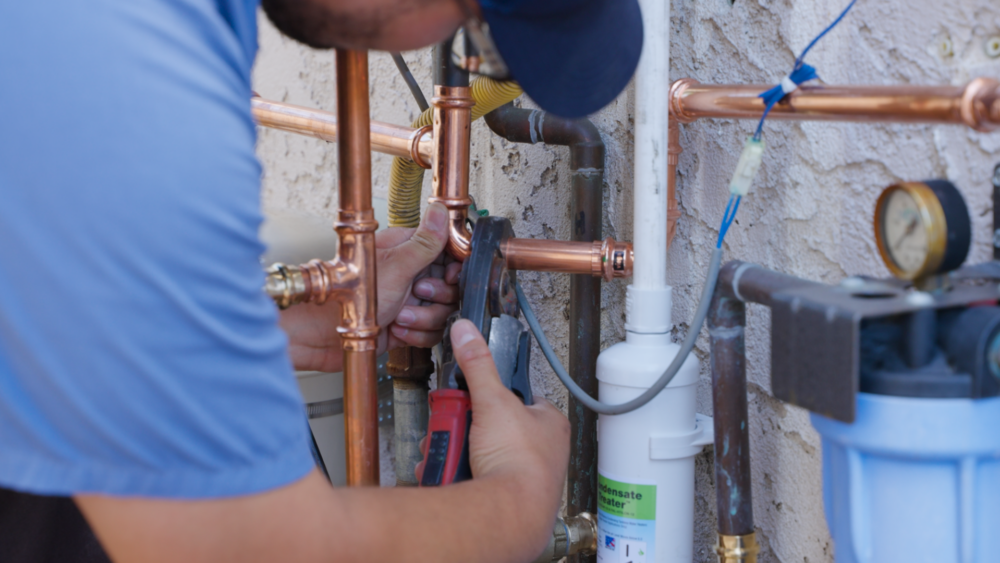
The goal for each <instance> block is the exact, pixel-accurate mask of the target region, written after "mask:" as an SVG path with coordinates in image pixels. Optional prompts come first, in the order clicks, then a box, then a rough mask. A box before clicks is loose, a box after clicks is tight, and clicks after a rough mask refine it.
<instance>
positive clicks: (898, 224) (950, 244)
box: [875, 180, 972, 281]
mask: <svg viewBox="0 0 1000 563" xmlns="http://www.w3.org/2000/svg"><path fill="white" fill-rule="evenodd" d="M971 232H972V230H971V225H970V221H969V211H968V208H967V207H966V206H965V200H964V199H962V194H960V193H959V191H958V189H957V188H955V186H954V185H953V184H952V183H951V182H948V181H946V180H925V181H923V182H904V183H902V184H896V185H895V186H890V187H888V188H886V189H885V191H883V192H882V195H881V196H880V197H879V198H878V203H877V204H875V242H876V243H877V244H878V250H879V253H880V254H881V255H882V260H884V261H885V265H886V267H888V268H889V270H890V271H891V272H892V273H893V275H895V276H896V277H899V278H902V279H904V280H917V281H919V280H922V279H924V278H926V277H928V276H932V275H935V274H941V273H944V272H949V271H951V270H954V269H956V268H958V267H960V266H961V265H962V262H964V261H965V257H966V255H967V254H968V252H969V243H970V241H971V239H972V237H971Z"/></svg>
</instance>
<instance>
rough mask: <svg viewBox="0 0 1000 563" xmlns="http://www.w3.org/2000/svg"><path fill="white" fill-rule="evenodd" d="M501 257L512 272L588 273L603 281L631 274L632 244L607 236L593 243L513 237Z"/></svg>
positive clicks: (505, 246)
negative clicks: (601, 278) (616, 240)
mask: <svg viewBox="0 0 1000 563" xmlns="http://www.w3.org/2000/svg"><path fill="white" fill-rule="evenodd" d="M503 256H504V258H505V259H506V260H507V267H508V268H511V269H513V270H533V271H536V272H563V273H567V274H590V275H592V276H595V277H603V278H604V279H605V280H606V281H611V280H612V279H614V278H625V277H629V276H631V275H632V245H631V244H629V243H624V242H615V240H614V239H612V238H610V237H608V238H606V239H604V240H603V241H594V242H570V241H562V240H546V239H533V238H512V239H509V240H508V241H507V242H506V244H505V245H504V247H503Z"/></svg>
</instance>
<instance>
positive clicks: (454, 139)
mask: <svg viewBox="0 0 1000 563" xmlns="http://www.w3.org/2000/svg"><path fill="white" fill-rule="evenodd" d="M431 105H433V106H434V165H433V171H434V177H433V181H432V186H433V195H432V196H431V198H430V201H432V202H435V201H440V202H441V203H443V204H444V206H445V207H447V208H448V217H449V237H448V246H447V247H446V248H445V251H446V252H448V254H450V255H451V256H452V257H454V258H455V259H456V260H465V259H466V258H468V256H469V253H470V252H472V247H471V242H472V234H471V233H470V232H469V228H468V226H467V225H466V224H465V222H466V218H467V216H468V213H469V205H471V204H472V200H471V199H469V139H470V137H471V135H472V106H474V105H476V102H475V100H473V99H472V94H471V92H470V90H469V87H468V86H435V87H434V98H433V99H431Z"/></svg>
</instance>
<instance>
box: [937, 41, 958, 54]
mask: <svg viewBox="0 0 1000 563" xmlns="http://www.w3.org/2000/svg"><path fill="white" fill-rule="evenodd" d="M937 51H938V55H940V56H941V57H942V58H947V57H950V56H952V55H954V54H955V44H954V43H952V42H951V38H950V37H943V38H941V39H939V40H938V44H937Z"/></svg>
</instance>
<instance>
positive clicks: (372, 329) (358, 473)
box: [335, 49, 379, 486]
mask: <svg viewBox="0 0 1000 563" xmlns="http://www.w3.org/2000/svg"><path fill="white" fill-rule="evenodd" d="M337 123H338V126H339V129H340V130H339V131H338V141H339V142H338V144H337V156H338V164H339V180H340V194H339V197H340V210H339V213H338V218H337V219H338V220H337V223H336V226H335V228H336V230H337V234H338V235H339V237H340V252H339V254H338V261H339V262H341V263H343V264H346V265H347V267H348V269H349V270H351V271H352V273H354V274H355V275H356V276H357V278H356V279H357V283H356V285H355V286H354V288H353V289H354V291H352V292H345V293H344V294H342V297H341V298H342V307H341V309H342V314H343V319H342V322H341V326H340V327H339V328H338V329H337V330H338V332H340V335H341V338H342V339H343V343H344V428H345V432H346V435H347V484H348V485H352V486H363V485H369V486H372V485H374V486H377V485H378V484H379V461H378V383H377V379H376V374H375V369H376V367H375V350H376V344H377V343H376V339H377V337H378V333H379V327H378V321H377V318H376V312H377V303H376V299H377V297H376V293H375V291H376V285H375V229H377V228H378V223H377V222H376V221H375V212H374V211H373V210H372V179H371V167H372V162H371V137H370V126H371V125H370V116H369V109H368V53H367V52H365V51H348V50H342V49H338V50H337Z"/></svg>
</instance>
